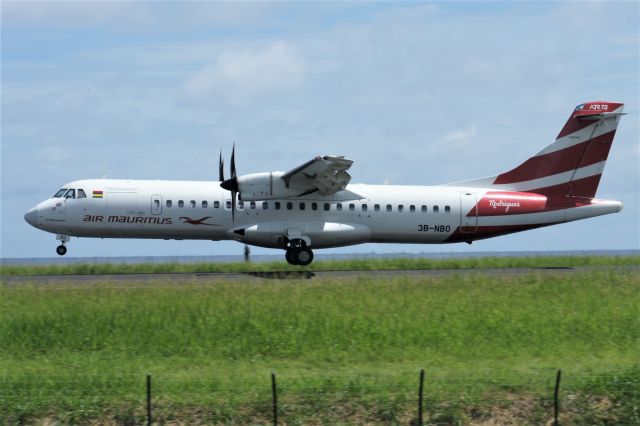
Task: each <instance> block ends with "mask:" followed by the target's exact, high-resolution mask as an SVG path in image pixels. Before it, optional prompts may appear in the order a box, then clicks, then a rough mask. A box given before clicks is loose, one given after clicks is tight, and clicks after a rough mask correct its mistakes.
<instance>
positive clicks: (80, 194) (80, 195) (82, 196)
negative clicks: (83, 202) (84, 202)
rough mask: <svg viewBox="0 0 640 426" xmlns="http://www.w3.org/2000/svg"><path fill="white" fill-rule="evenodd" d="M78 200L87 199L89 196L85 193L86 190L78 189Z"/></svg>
mask: <svg viewBox="0 0 640 426" xmlns="http://www.w3.org/2000/svg"><path fill="white" fill-rule="evenodd" d="M78 198H87V194H85V193H84V189H78Z"/></svg>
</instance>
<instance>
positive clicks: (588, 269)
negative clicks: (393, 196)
mask: <svg viewBox="0 0 640 426" xmlns="http://www.w3.org/2000/svg"><path fill="white" fill-rule="evenodd" d="M602 271H610V272H618V273H623V272H629V273H638V272H640V265H627V266H580V267H544V268H492V269H478V268H468V269H459V268H456V269H430V270H417V269H409V270H406V269H402V270H398V269H386V270H375V271H344V270H328V271H326V270H319V271H313V270H306V269H304V270H300V271H286V270H283V271H269V272H265V271H256V272H214V273H170V274H166V273H163V274H145V273H141V274H86V275H14V276H2V277H0V281H1V282H2V283H3V284H4V285H7V286H16V285H20V284H23V283H33V284H43V285H46V284H56V283H58V284H61V283H66V284H85V285H90V284H92V283H104V282H119V283H150V282H165V283H168V282H169V283H170V282H176V283H180V282H189V283H201V284H206V283H212V284H215V283H217V282H229V281H262V280H322V281H329V280H342V279H345V280H346V279H357V278H362V277H364V278H367V277H368V278H377V279H381V278H388V279H394V278H398V277H411V278H420V277H424V278H430V277H431V278H435V277H445V276H455V275H474V274H478V275H491V276H502V277H505V276H518V275H527V274H561V275H568V274H585V273H595V272H602Z"/></svg>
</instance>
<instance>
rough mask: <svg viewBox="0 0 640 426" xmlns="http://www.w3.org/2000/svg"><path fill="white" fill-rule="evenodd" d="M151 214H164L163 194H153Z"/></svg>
mask: <svg viewBox="0 0 640 426" xmlns="http://www.w3.org/2000/svg"><path fill="white" fill-rule="evenodd" d="M151 214H153V215H160V214H162V195H152V196H151Z"/></svg>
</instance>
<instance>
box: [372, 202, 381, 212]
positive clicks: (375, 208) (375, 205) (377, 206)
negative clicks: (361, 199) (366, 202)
mask: <svg viewBox="0 0 640 426" xmlns="http://www.w3.org/2000/svg"><path fill="white" fill-rule="evenodd" d="M373 211H374V212H379V211H380V204H374V205H373Z"/></svg>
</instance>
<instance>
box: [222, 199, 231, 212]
mask: <svg viewBox="0 0 640 426" xmlns="http://www.w3.org/2000/svg"><path fill="white" fill-rule="evenodd" d="M224 205H225V207H226V208H227V210H231V200H227V201H225V203H224Z"/></svg>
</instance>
